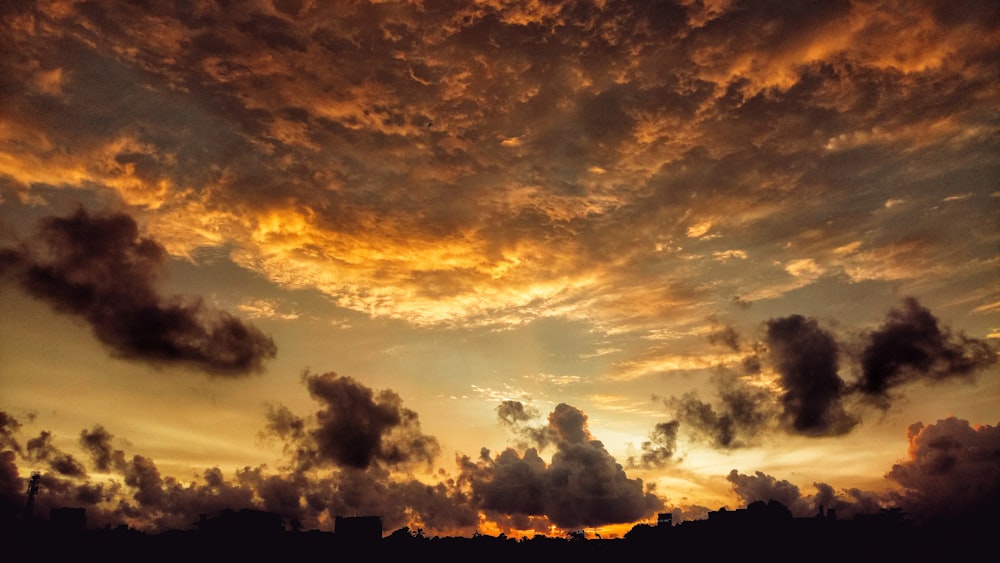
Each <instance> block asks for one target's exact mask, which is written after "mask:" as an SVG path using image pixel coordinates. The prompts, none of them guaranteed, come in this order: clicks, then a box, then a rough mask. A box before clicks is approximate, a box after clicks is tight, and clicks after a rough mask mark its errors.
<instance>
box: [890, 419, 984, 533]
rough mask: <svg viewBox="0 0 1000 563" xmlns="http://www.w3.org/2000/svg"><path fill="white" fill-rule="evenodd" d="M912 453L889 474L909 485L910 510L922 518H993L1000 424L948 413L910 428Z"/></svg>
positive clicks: (904, 499) (905, 501) (904, 496)
mask: <svg viewBox="0 0 1000 563" xmlns="http://www.w3.org/2000/svg"><path fill="white" fill-rule="evenodd" d="M906 436H907V439H908V440H909V449H908V457H907V459H905V460H902V461H900V462H899V463H896V464H894V465H893V466H892V469H890V470H889V472H888V473H886V477H887V478H889V479H891V480H893V481H895V482H896V483H898V484H899V485H900V486H902V487H903V491H902V493H901V495H900V496H899V498H898V502H899V503H900V505H901V506H902V508H903V510H904V512H906V513H907V514H908V515H909V516H910V517H912V518H914V519H918V520H920V521H924V522H927V521H930V522H972V521H978V523H979V524H982V523H984V522H987V521H991V520H992V519H993V514H994V511H995V510H996V507H997V503H998V502H1000V464H998V460H1000V425H996V426H990V425H980V426H972V425H970V424H969V422H968V421H967V420H962V419H960V418H956V417H948V418H945V419H942V420H938V421H937V422H936V423H934V424H931V425H926V426H925V425H924V424H922V423H919V422H918V423H915V424H913V425H911V426H910V427H909V428H908V429H907V432H906Z"/></svg>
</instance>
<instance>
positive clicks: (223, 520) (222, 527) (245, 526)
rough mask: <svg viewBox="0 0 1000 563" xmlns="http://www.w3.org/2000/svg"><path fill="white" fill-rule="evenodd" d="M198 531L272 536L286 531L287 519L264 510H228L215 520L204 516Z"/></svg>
mask: <svg viewBox="0 0 1000 563" xmlns="http://www.w3.org/2000/svg"><path fill="white" fill-rule="evenodd" d="M198 531H199V532H205V533H210V534H225V535H246V534H249V535H254V536H260V535H270V534H280V533H282V532H284V531H285V519H284V517H282V516H281V515H280V514H277V513H274V512H267V511H264V510H252V509H242V510H230V509H226V510H223V511H222V512H220V513H219V515H218V516H216V517H215V518H209V517H208V516H207V515H205V514H202V515H201V520H200V521H199V522H198Z"/></svg>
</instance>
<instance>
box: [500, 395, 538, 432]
mask: <svg viewBox="0 0 1000 563" xmlns="http://www.w3.org/2000/svg"><path fill="white" fill-rule="evenodd" d="M496 410H497V418H499V419H500V422H501V423H503V424H505V425H507V426H516V425H518V424H520V423H523V422H527V421H529V420H533V419H535V418H538V411H537V410H536V409H535V408H533V407H530V406H526V405H525V404H524V403H522V402H521V401H514V400H507V401H503V402H502V403H500V404H499V405H497V409H496Z"/></svg>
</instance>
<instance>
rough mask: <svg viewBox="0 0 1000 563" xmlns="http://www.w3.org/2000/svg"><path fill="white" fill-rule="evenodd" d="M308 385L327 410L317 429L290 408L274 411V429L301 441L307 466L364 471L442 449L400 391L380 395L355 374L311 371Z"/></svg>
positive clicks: (429, 459) (428, 457) (426, 459)
mask: <svg viewBox="0 0 1000 563" xmlns="http://www.w3.org/2000/svg"><path fill="white" fill-rule="evenodd" d="M305 383H306V387H307V388H308V390H309V394H310V395H311V396H312V397H313V399H315V400H317V401H318V402H319V403H320V404H321V405H322V408H321V409H320V410H318V411H316V424H317V426H316V427H315V428H311V429H308V430H306V429H305V424H306V423H305V421H304V420H302V419H301V418H299V417H297V416H296V415H294V414H292V413H291V412H290V411H288V410H287V409H283V408H278V409H272V410H271V411H270V414H269V415H268V418H269V429H270V430H271V431H272V432H273V433H275V434H276V435H278V436H280V437H283V438H285V439H288V440H290V442H289V443H292V444H297V446H296V447H297V450H298V457H299V462H300V463H303V464H305V465H306V466H308V465H310V464H313V463H316V464H334V465H338V466H343V467H353V468H357V469H364V468H367V467H369V466H372V465H376V464H386V465H390V466H395V465H405V464H410V463H418V462H423V463H427V464H431V463H433V461H434V458H435V457H437V455H438V453H440V446H439V445H438V442H437V439H436V438H434V437H433V436H428V435H426V434H423V433H422V432H421V431H420V420H419V417H418V416H417V413H416V412H414V411H412V410H410V409H408V408H406V407H404V406H403V400H402V399H401V398H400V396H399V395H398V394H396V392H394V391H392V390H391V389H385V390H382V391H379V392H378V393H375V392H374V391H373V390H372V389H370V388H368V387H366V386H364V385H362V384H361V383H359V382H357V381H355V380H354V379H353V378H351V377H347V376H340V375H337V374H336V373H333V372H329V373H324V374H321V375H311V374H307V375H306V376H305Z"/></svg>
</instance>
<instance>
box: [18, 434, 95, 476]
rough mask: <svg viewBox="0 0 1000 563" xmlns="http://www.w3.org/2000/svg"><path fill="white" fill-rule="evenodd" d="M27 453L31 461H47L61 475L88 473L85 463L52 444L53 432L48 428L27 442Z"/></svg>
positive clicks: (83, 474) (82, 474)
mask: <svg viewBox="0 0 1000 563" xmlns="http://www.w3.org/2000/svg"><path fill="white" fill-rule="evenodd" d="M25 453H26V455H27V458H28V459H29V460H31V461H34V462H39V461H44V462H46V463H47V464H48V466H49V468H50V469H52V470H53V471H55V472H56V473H58V474H59V475H65V476H67V477H83V476H85V475H86V474H87V472H86V469H84V467H83V464H81V463H80V462H79V461H77V460H76V458H74V457H73V456H72V455H70V454H67V453H64V452H63V451H62V450H60V449H59V448H57V447H56V446H55V445H53V444H52V433H51V432H49V431H47V430H43V431H42V432H41V433H40V434H39V435H38V436H37V437H35V438H31V439H29V440H28V441H27V442H26V443H25Z"/></svg>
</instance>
